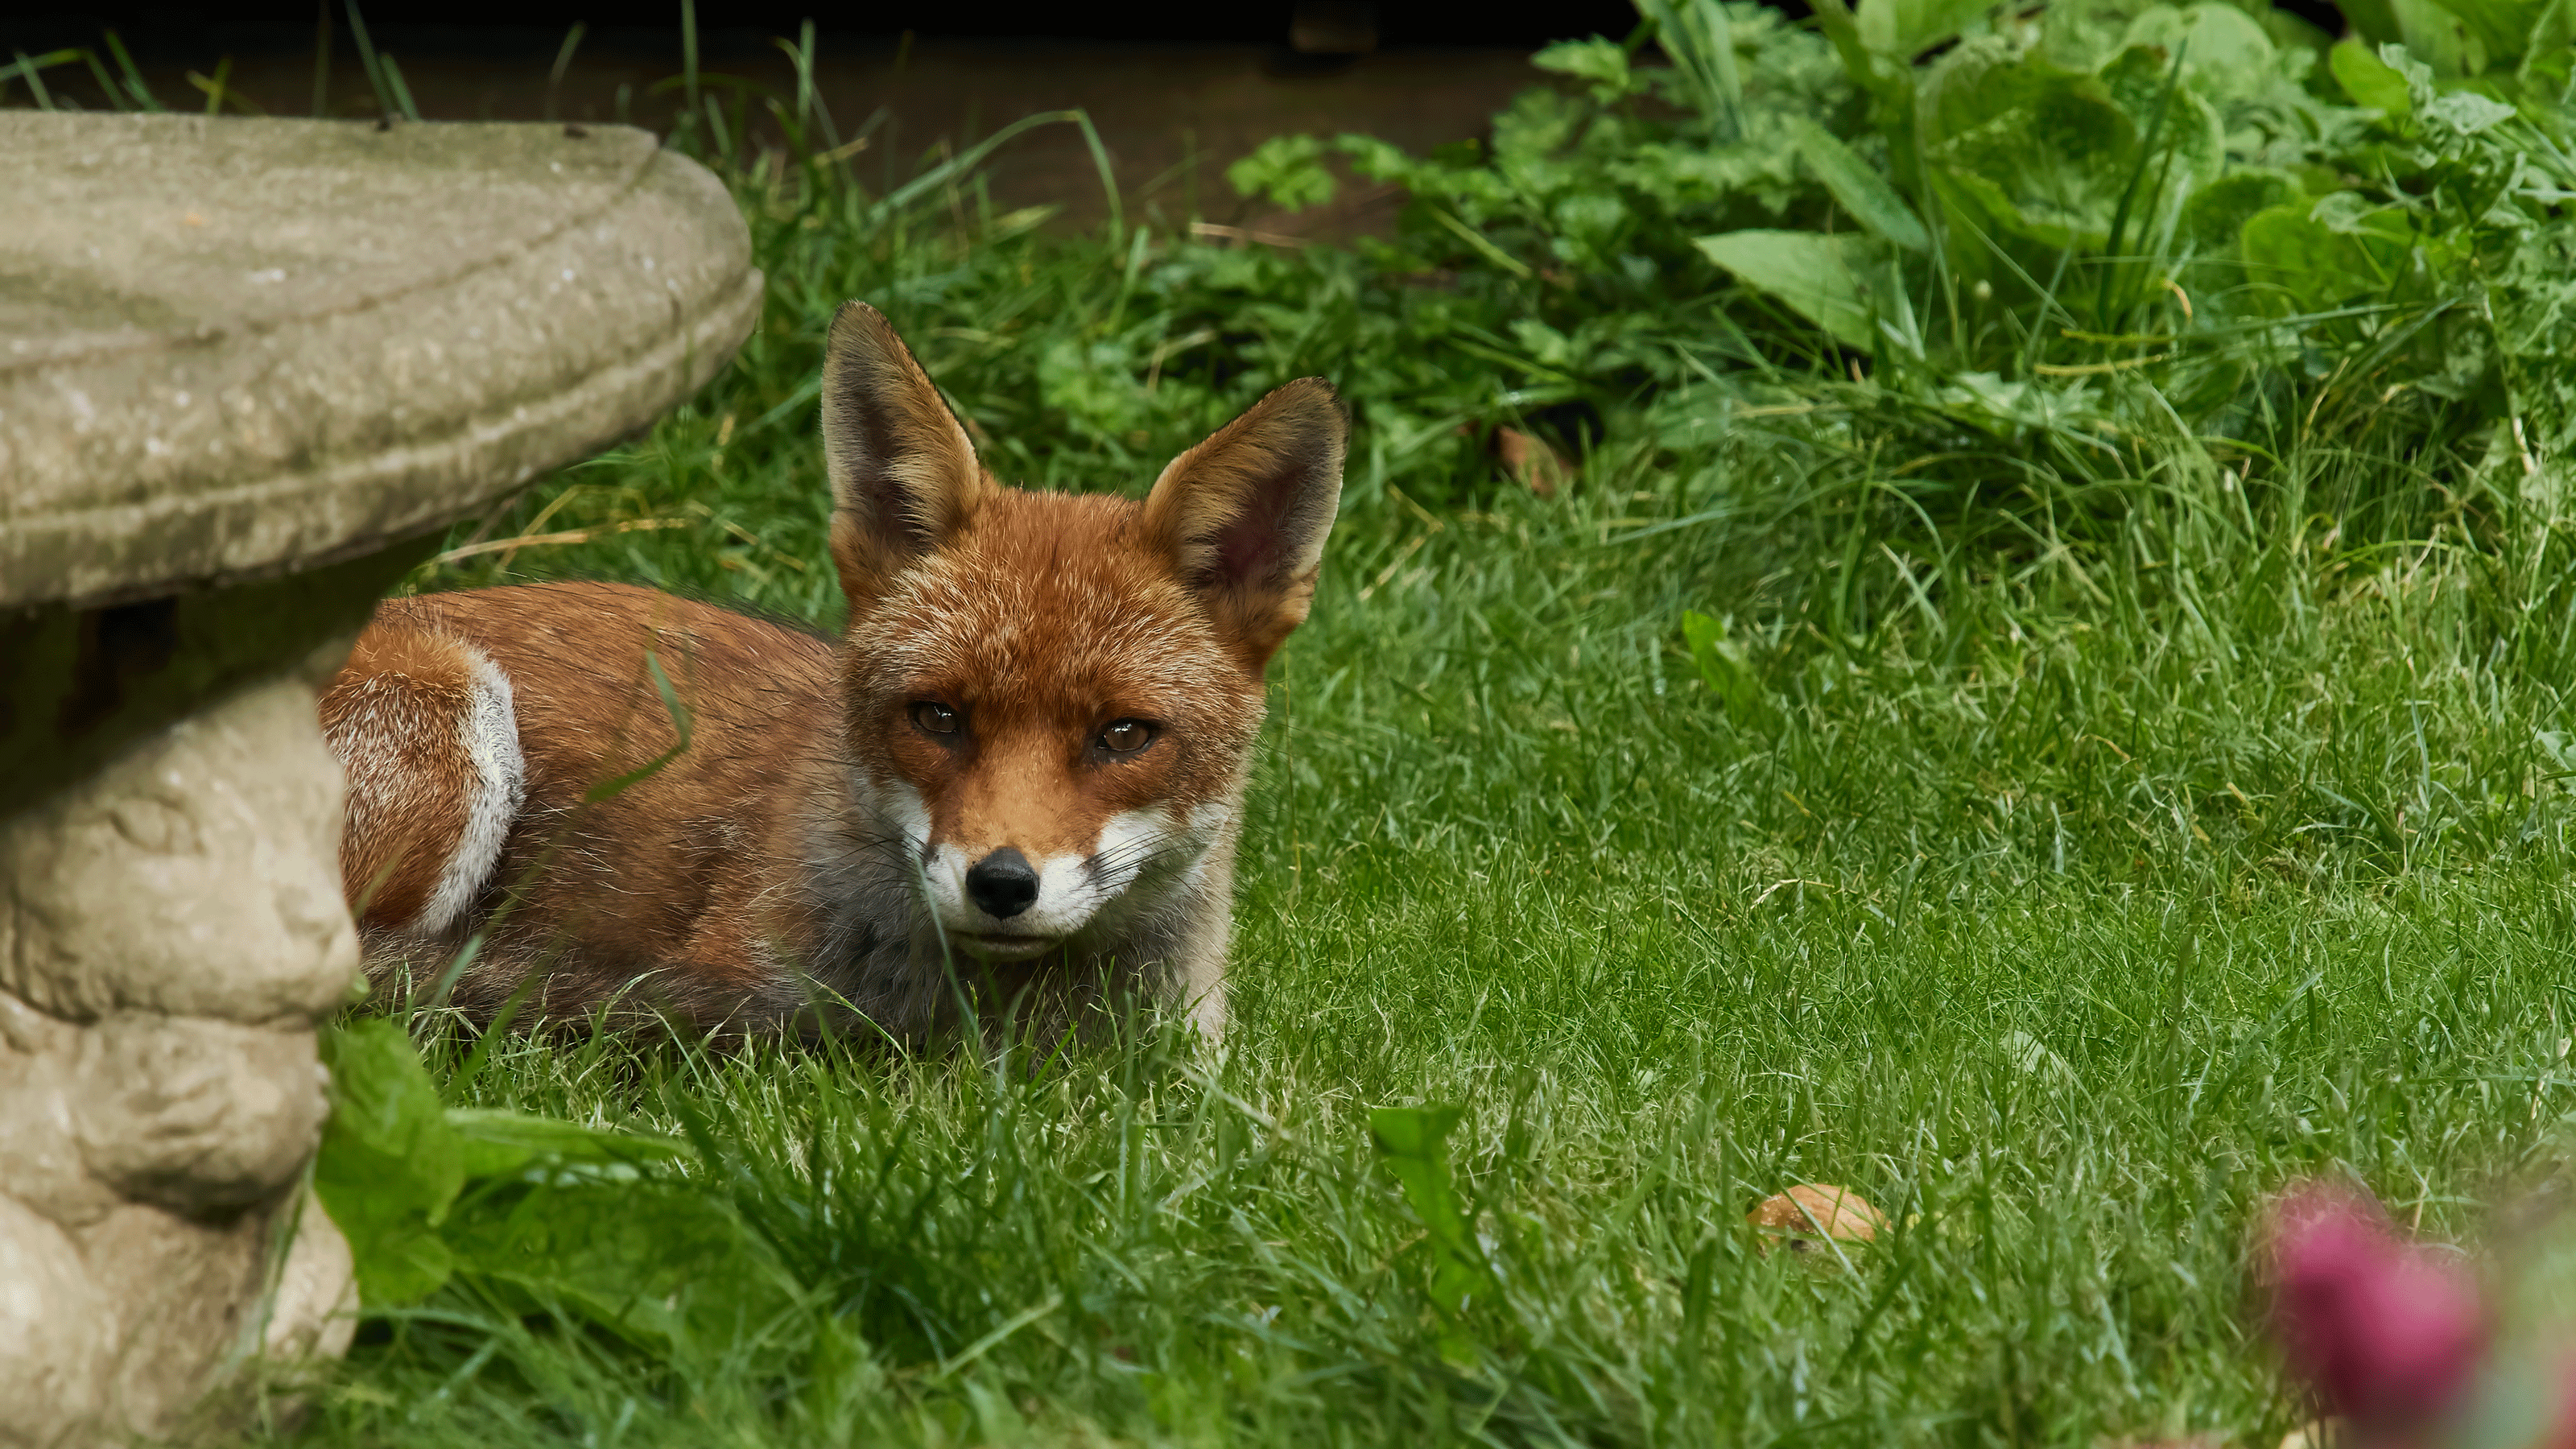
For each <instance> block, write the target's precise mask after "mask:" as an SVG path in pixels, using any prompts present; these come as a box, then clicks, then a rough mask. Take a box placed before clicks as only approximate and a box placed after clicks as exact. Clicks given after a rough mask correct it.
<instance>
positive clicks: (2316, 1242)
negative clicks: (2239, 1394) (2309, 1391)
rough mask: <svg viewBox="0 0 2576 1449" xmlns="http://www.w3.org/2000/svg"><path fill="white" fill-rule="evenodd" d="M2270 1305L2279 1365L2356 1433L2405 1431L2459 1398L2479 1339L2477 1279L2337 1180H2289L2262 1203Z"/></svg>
mask: <svg viewBox="0 0 2576 1449" xmlns="http://www.w3.org/2000/svg"><path fill="white" fill-rule="evenodd" d="M2270 1236H2271V1243H2272V1257H2273V1263H2272V1266H2273V1270H2274V1274H2275V1282H2276V1297H2275V1299H2274V1303H2273V1311H2274V1314H2275V1316H2276V1321H2277V1324H2278V1328H2279V1332H2280V1336H2281V1341H2282V1346H2283V1347H2284V1348H2285V1349H2286V1350H2287V1351H2288V1353H2289V1358H2290V1364H2291V1366H2292V1367H2293V1368H2294V1369H2296V1370H2297V1371H2298V1373H2299V1374H2300V1376H2301V1377H2303V1378H2305V1379H2306V1380H2307V1381H2308V1383H2309V1384H2310V1385H2311V1386H2312V1387H2313V1388H2314V1389H2315V1390H2316V1392H2317V1397H2318V1398H2319V1399H2320V1400H2322V1401H2323V1405H2324V1408H2325V1410H2326V1412H2328V1413H2330V1414H2336V1415H2340V1416H2342V1417H2343V1418H2344V1419H2345V1420H2346V1421H2347V1422H2349V1423H2350V1424H2351V1425H2352V1427H2353V1428H2354V1429H2355V1430H2357V1431H2358V1432H2359V1433H2360V1435H2361V1437H2362V1438H2363V1439H2364V1441H2365V1442H2370V1441H2377V1442H2386V1441H2388V1440H2390V1439H2407V1438H2412V1437H2413V1435H2414V1433H2415V1431H2418V1430H2421V1429H2424V1428H2427V1427H2429V1426H2431V1425H2432V1424H2433V1423H2434V1422H2435V1421H2436V1420H2438V1419H2440V1418H2442V1417H2443V1416H2444V1415H2445V1414H2446V1413H2447V1412H2448V1411H2450V1410H2451V1409H2452V1408H2453V1407H2454V1406H2455V1405H2456V1404H2457V1403H2458V1402H2459V1400H2460V1397H2461V1394H2462V1392H2463V1391H2464V1390H2466V1389H2467V1388H2468V1387H2469V1385H2470V1381H2471V1380H2472V1379H2473V1378H2474V1377H2475V1375H2476V1372H2477V1368H2478V1364H2479V1361H2480V1359H2481V1358H2483V1357H2484V1355H2485V1353H2486V1348H2487V1336H2488V1319H2487V1313H2486V1309H2485V1306H2484V1305H2483V1304H2482V1303H2480V1301H2479V1298H2478V1291H2477V1287H2476V1285H2475V1284H2474V1283H2472V1282H2471V1281H2470V1279H2469V1276H2468V1274H2467V1272H2466V1271H2465V1270H2464V1269H2463V1268H2462V1267H2461V1266H2460V1265H2459V1264H2457V1263H2456V1262H2452V1261H2449V1260H2447V1259H2444V1258H2442V1257H2440V1256H2437V1255H2436V1254H2435V1253H2434V1252H2433V1251H2432V1250H2429V1249H2426V1248H2424V1247H2421V1246H2418V1245H2416V1244H2414V1243H2410V1242H2407V1241H2406V1240H2404V1239H2403V1238H2401V1237H2399V1236H2398V1235H2397V1232H2396V1230H2395V1229H2394V1228H2393V1227H2392V1226H2391V1225H2390V1224H2389V1222H2388V1219H2387V1215H2386V1214H2385V1213H2383V1212H2382V1211H2381V1210H2380V1207H2379V1204H2378V1203H2377V1202H2375V1201H2373V1200H2371V1199H2370V1198H2369V1197H2367V1196H2365V1195H2363V1194H2360V1193H2356V1192H2353V1191H2351V1190H2350V1189H2347V1188H2340V1187H2334V1186H2329V1185H2325V1184H2311V1185H2309V1186H2306V1187H2302V1188H2298V1189H2295V1190H2293V1191H2292V1192H2291V1193H2290V1194H2289V1195H2288V1196H2286V1197H2285V1198H2283V1199H2282V1201H2281V1202H2280V1204H2279V1206H2278V1207H2277V1208H2276V1209H2275V1210H2274V1212H2273V1215H2272V1231H2271V1235H2270Z"/></svg>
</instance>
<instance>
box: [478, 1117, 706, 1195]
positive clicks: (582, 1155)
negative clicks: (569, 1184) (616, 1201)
mask: <svg viewBox="0 0 2576 1449" xmlns="http://www.w3.org/2000/svg"><path fill="white" fill-rule="evenodd" d="M447 1125H448V1126H449V1127H450V1128H451V1129H453V1130H454V1131H455V1133H456V1137H457V1142H458V1145H459V1147H460V1148H461V1149H462V1153H463V1162H464V1167H465V1176H466V1177H467V1179H469V1180H471V1179H476V1178H487V1177H507V1176H509V1175H511V1174H513V1173H517V1172H524V1171H526V1170H527V1169H528V1168H530V1167H534V1166H539V1165H546V1166H581V1167H606V1168H625V1169H629V1170H630V1171H631V1169H633V1168H635V1167H636V1166H638V1165H641V1164H644V1163H652V1162H669V1161H673V1160H675V1159H678V1158H683V1157H686V1156H688V1155H689V1147H688V1144H687V1143H684V1142H679V1141H675V1140H673V1139H671V1138H668V1137H648V1136H645V1135H643V1134H641V1133H635V1132H619V1131H612V1130H608V1129H603V1128H597V1127H584V1126H582V1125H581V1124H580V1123H578V1122H566V1121H564V1120H563V1119H561V1118H559V1117H535V1116H530V1115H529V1114H527V1113H524V1112H496V1111H489V1110H485V1109H481V1108H473V1107H452V1108H449V1109H448V1113H447Z"/></svg>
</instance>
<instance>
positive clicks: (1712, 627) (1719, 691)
mask: <svg viewBox="0 0 2576 1449" xmlns="http://www.w3.org/2000/svg"><path fill="white" fill-rule="evenodd" d="M1682 641H1683V642H1684V643H1686V644H1688V645H1689V646H1690V652H1691V662H1692V663H1694V664H1696V665H1698V666H1699V677H1700V680H1701V682H1702V683H1704V684H1706V685H1707V686H1708V692H1709V693H1710V694H1711V695H1713V696H1715V697H1716V698H1717V699H1718V700H1719V701H1720V702H1721V703H1723V704H1724V705H1725V707H1726V712H1727V714H1728V715H1729V716H1730V717H1731V718H1733V719H1734V720H1735V721H1736V722H1737V723H1739V724H1749V723H1751V722H1753V721H1754V720H1756V719H1758V718H1759V717H1760V716H1761V715H1762V714H1763V713H1765V709H1764V697H1763V689H1762V681H1761V680H1760V679H1758V678H1756V677H1755V675H1754V673H1753V666H1752V664H1751V663H1750V662H1749V661H1748V660H1747V659H1746V658H1745V654H1744V646H1743V645H1741V644H1738V643H1737V642H1735V641H1734V640H1732V639H1729V638H1728V637H1726V624H1725V622H1724V621H1722V620H1718V619H1713V618H1711V617H1709V616H1708V615H1706V614H1703V613H1700V612H1699V611H1698V610H1696V609H1685V610H1683V611H1682Z"/></svg>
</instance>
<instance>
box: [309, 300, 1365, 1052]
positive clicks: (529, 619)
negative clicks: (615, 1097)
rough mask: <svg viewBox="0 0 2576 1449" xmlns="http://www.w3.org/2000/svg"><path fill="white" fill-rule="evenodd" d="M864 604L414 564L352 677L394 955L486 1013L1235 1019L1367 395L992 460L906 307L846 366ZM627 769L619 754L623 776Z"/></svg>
mask: <svg viewBox="0 0 2576 1449" xmlns="http://www.w3.org/2000/svg"><path fill="white" fill-rule="evenodd" d="M822 409H823V443H824V455H825V460H826V463H827V466H828V469H829V473H830V477H831V486H832V494H833V513H832V531H831V551H832V559H833V563H834V565H835V566H836V568H837V569H838V572H839V575H840V581H841V588H842V592H843V593H844V594H845V595H846V596H847V597H848V601H849V621H848V626H847V628H846V629H845V631H844V632H843V635H842V637H841V638H839V639H838V640H828V639H824V638H820V637H816V636H813V635H809V634H805V633H802V632H799V631H798V630H796V629H793V628H788V627H784V626H782V625H778V624H773V623H769V622H765V621H763V620H760V619H755V618H751V617H748V616H746V615H742V614H737V613H732V612H728V611H726V610H723V609H720V608H716V607H714V606H712V605H708V604H703V603H696V602H692V601H689V600H685V599H680V598H676V597H673V596H670V595H667V594H661V593H657V592H654V591H652V590H648V589H643V588H637V587H632V586H627V585H620V584H598V583H563V584H537V585H530V586H524V587H512V588H494V589H484V590H476V591H470V592H463V593H452V594H431V595H423V596H420V597H416V598H407V599H394V600H389V601H387V602H386V603H385V604H383V605H382V606H380V607H379V608H378V610H377V611H376V615H375V618H374V620H373V622H372V623H370V625H369V626H368V628H367V630H366V632H365V633H364V634H363V635H361V636H360V638H359V640H358V643H357V647H356V649H355V650H354V651H353V652H352V654H351V656H350V659H349V663H348V666H347V667H346V668H345V669H343V670H342V671H341V672H340V674H339V676H338V677H337V678H336V679H335V680H333V682H332V684H331V686H330V688H329V689H328V690H327V691H325V693H324V695H323V697H322V701H321V711H322V721H323V730H324V734H325V737H326V738H327V739H328V740H329V742H330V745H331V748H332V751H333V752H334V753H335V754H336V755H337V756H338V757H339V759H340V761H341V763H342V764H343V765H344V766H345V767H346V768H347V771H348V778H349V797H348V798H349V806H348V825H347V829H346V833H345V835H344V836H343V839H342V842H341V847H340V865H341V874H342V880H343V884H344V886H345V888H346V890H347V893H348V897H349V900H350V903H351V907H352V909H353V910H355V911H356V912H357V913H358V916H359V923H360V925H361V927H362V928H363V930H364V933H365V937H366V940H367V943H368V963H369V968H370V972H371V974H373V975H375V976H377V977H378V978H379V979H380V980H381V979H383V978H384V977H385V976H386V975H387V974H388V973H390V972H393V971H397V970H400V969H403V968H406V967H408V968H410V969H412V970H413V971H414V972H415V973H417V974H425V975H427V976H433V977H434V976H435V975H436V974H437V973H438V972H439V971H440V970H441V969H442V968H444V967H446V965H447V963H448V962H450V961H451V960H452V959H454V958H457V957H458V956H459V953H460V950H461V949H462V948H463V947H464V945H465V943H466V942H467V941H468V940H469V939H470V938H471V937H472V936H473V935H474V933H475V932H477V931H478V930H480V931H481V932H482V934H483V945H482V947H481V949H480V951H479V953H477V954H475V955H473V957H472V959H471V960H470V961H469V962H468V963H467V965H466V966H465V967H464V968H463V970H462V974H461V975H460V976H459V977H458V979H457V980H456V983H455V987H454V992H455V994H454V998H453V999H454V1000H455V1001H456V1003H457V1004H458V1005H459V1006H461V1007H463V1008H465V1009H467V1010H468V1011H470V1012H474V1013H477V1014H480V1015H484V1016H489V1015H490V1014H492V1013H493V1012H494V1011H496V1010H497V1009H498V1008H499V1007H500V1006H501V1005H502V1004H503V1003H504V1002H505V1001H507V1000H508V999H509V998H510V997H511V996H512V995H513V994H514V993H515V992H517V991H519V990H521V989H522V988H523V987H526V988H528V989H529V991H530V996H531V1001H532V1005H533V1009H534V1013H535V1015H536V1017H537V1018H539V1019H555V1020H562V1019H565V1018H568V1017H580V1016H585V1015H589V1014H592V1013H595V1012H600V1011H602V1010H607V1011H610V1012H619V1011H623V1010H627V1009H630V1008H644V1009H649V1010H650V1011H651V1012H653V1013H656V1014H658V1015H660V1016H661V1017H663V1018H664V1019H666V1020H667V1019H676V1021H677V1023H679V1024H682V1025H684V1026H687V1027H690V1028H693V1029H695V1030H697V1031H700V1032H707V1033H718V1034H738V1033H747V1032H777V1031H781V1030H785V1029H789V1028H790V1027H791V1025H797V1024H800V1023H802V1024H806V1025H807V1026H810V1023H811V1022H813V1021H814V1020H816V1019H817V1018H816V1017H814V1016H811V1015H809V1014H808V1013H809V1012H811V1011H817V1010H819V1012H820V1014H821V1016H820V1019H823V1020H838V1021H840V1022H841V1024H844V1025H857V1023H849V1022H847V1021H846V1013H847V1011H848V1010H855V1011H856V1012H857V1013H858V1014H859V1015H860V1016H862V1017H864V1018H865V1021H866V1022H867V1023H873V1025H874V1027H875V1028H876V1029H879V1030H882V1031H883V1032H884V1033H886V1034H888V1035H890V1036H892V1037H894V1038H896V1039H899V1040H919V1039H923V1038H926V1037H929V1036H932V1035H935V1034H937V1033H940V1032H943V1031H946V1030H950V1029H953V1028H954V1027H955V1026H956V1025H957V1023H958V1005H959V1002H960V999H961V996H962V997H963V998H964V999H966V1000H970V1001H972V1002H974V1003H975V1004H976V1010H977V1011H978V1013H979V1014H981V1015H983V1016H984V1018H985V1019H986V1020H987V1021H991V1020H994V1019H996V1018H997V1017H999V1016H1000V1015H1001V1014H1002V1013H1003V1012H1005V1011H1010V1010H1016V1011H1017V1014H1018V1019H1019V1020H1021V1021H1023V1022H1029V1023H1032V1024H1036V1025H1039V1026H1042V1027H1047V1026H1051V1027H1053V1028H1055V1029H1057V1030H1061V1029H1062V1028H1065V1027H1069V1026H1072V1025H1075V1024H1077V1022H1078V1020H1079V1018H1080V1017H1081V1016H1082V1014H1083V1013H1084V1012H1085V1011H1086V1010H1087V1009H1088V1008H1090V1007H1092V1006H1096V1005H1106V1004H1110V1003H1113V1002H1117V1001H1122V1000H1126V1001H1138V1000H1159V1001H1162V1002H1164V1003H1167V1004H1170V1005H1173V1006H1176V1007H1180V1008H1183V1009H1186V1010H1187V1011H1188V1012H1189V1013H1190V1015H1191V1017H1192V1019H1193V1020H1195V1021H1196V1023H1197V1024H1198V1026H1199V1028H1200V1029H1201V1030H1202V1031H1204V1032H1206V1033H1207V1034H1209V1035H1210V1036H1211V1037H1213V1036H1214V1035H1216V1034H1217V1033H1218V1032H1219V1031H1220V1030H1221V1029H1222V1028H1223V1026H1224V1023H1225V1019H1226V1000H1225V961H1226V946H1227V940H1228V936H1229V933H1230V930H1231V920H1232V911H1233V878H1234V858H1235V842H1236V836H1237V833H1238V831H1239V830H1240V829H1241V826H1242V816H1243V797H1244V788H1245V785H1246V782H1247V780H1248V778H1249V776H1250V771H1251V763H1252V750H1253V745H1254V740H1255V738H1256V736H1257V734H1258V732H1259V729H1260V725H1261V719H1262V713H1263V696H1264V687H1263V675H1264V671H1265V669H1266V667H1267V665H1268V663H1269V661H1270V657H1271V655H1272V654H1273V653H1274V652H1275V651H1276V650H1277V649H1278V648H1279V646H1280V644H1281V643H1282V642H1283V641H1284V640H1285V639H1286V638H1287V637H1288V634H1289V633H1290V631H1292V630H1294V629H1295V628H1296V627H1297V626H1298V625H1299V624H1301V623H1303V622H1304V621H1305V618H1306V613H1307V609H1308V607H1309V605H1310V603H1311V601H1312V599H1313V596H1314V591H1315V581H1316V577H1317V574H1318V572H1319V570H1320V568H1321V561H1322V555H1323V547H1324V538H1325V535H1326V533H1327V532H1328V531H1329V530H1330V529H1331V527H1332V523H1333V516H1334V513H1335V510H1336V508H1337V507H1338V505H1339V502H1340V498H1341V474H1342V457H1343V451H1344V446H1345V440H1346V433H1347V426H1348V425H1347V421H1346V419H1345V417H1344V414H1343V411H1342V408H1341V406H1340V404H1339V403H1338V402H1337V401H1336V400H1335V398H1334V395H1333V390H1332V388H1331V386H1330V385H1329V384H1327V383H1326V382H1324V380H1323V379H1321V378H1305V379H1302V380H1300V381H1296V382H1291V383H1289V384H1287V385H1286V386H1284V387H1281V388H1279V389H1278V390H1276V391H1274V392H1272V393H1271V394H1270V395H1269V396H1267V397H1265V398H1263V399H1262V400H1261V401H1260V402H1259V403H1257V404H1255V405H1254V406H1253V407H1252V408H1251V409H1250V410H1249V411H1247V412H1245V413H1244V414H1243V415H1242V416H1241V417H1239V418H1236V419H1235V420H1234V421H1233V422H1231V423H1228V424H1227V425H1226V426H1225V427H1223V428H1221V429H1219V430H1218V431H1217V432H1216V433H1215V434H1213V435H1212V436H1210V437H1209V438H1208V439H1207V440H1206V441H1205V442H1202V443H1200V444H1199V445H1198V446H1197V447H1194V448H1192V449H1190V450H1189V451H1188V452H1186V453H1183V454H1181V455H1180V456H1179V457H1178V458H1175V459H1173V460H1172V462H1171V464H1170V466H1168V467H1166V468H1165V469H1164V470H1163V471H1162V474H1161V476H1159V477H1158V478H1157V479H1156V480H1155V482H1154V486H1153V489H1152V491H1151V493H1150V494H1149V495H1148V496H1147V497H1146V499H1145V500H1144V501H1143V502H1142V503H1141V504H1140V503H1135V502H1131V501H1128V500H1125V499H1119V498H1111V497H1081V496H1072V495H1064V494H1048V493H1032V492H1024V491H1021V490H1019V489H1014V488H1006V487H1003V486H1001V485H1000V484H998V483H996V482H995V481H994V479H993V476H992V475H991V474H990V473H988V472H986V471H985V469H984V467H983V465H982V464H981V463H980V462H979V461H978V460H977V458H976V455H975V449H974V447H973V445H972V444H971V443H970V442H969V440H968V438H967V435H966V431H965V429H964V428H962V427H961V426H959V424H958V421H957V418H956V416H955V415H954V414H953V413H951V412H950V411H949V409H948V406H947V404H946V403H945V402H944V401H943V400H942V399H941V397H940V395H939V392H938V390H937V389H936V388H934V387H933V386H932V385H931V382H930V379H929V377H928V376H927V375H925V374H924V373H923V371H922V369H921V365H920V364H919V363H918V362H916V361H914V360H913V357H912V354H911V353H910V352H908V351H906V350H905V348H904V345H903V343H902V342H901V341H900V340H899V339H898V338H897V337H896V336H895V334H894V331H893V329H892V328H891V327H889V326H888V325H887V323H886V320H885V319H884V318H883V317H882V316H880V315H878V314H877V312H876V311H875V310H874V309H873V308H870V307H867V306H865V305H863V304H860V303H856V302H852V303H849V304H847V305H845V306H844V307H842V308H841V310H840V312H839V314H838V315H837V316H835V317H834V318H833V321H832V328H831V336H830V342H829V345H828V348H827V351H826V356H825V361H824V368H823V391H822ZM620 785H622V786H623V788H618V787H619V786H620Z"/></svg>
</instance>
